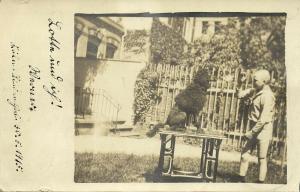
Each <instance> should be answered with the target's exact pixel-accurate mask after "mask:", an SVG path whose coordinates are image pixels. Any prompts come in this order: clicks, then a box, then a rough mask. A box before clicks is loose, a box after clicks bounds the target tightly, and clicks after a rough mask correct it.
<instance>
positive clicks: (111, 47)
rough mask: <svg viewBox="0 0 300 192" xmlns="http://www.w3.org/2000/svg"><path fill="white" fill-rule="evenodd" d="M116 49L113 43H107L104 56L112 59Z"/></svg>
mask: <svg viewBox="0 0 300 192" xmlns="http://www.w3.org/2000/svg"><path fill="white" fill-rule="evenodd" d="M116 50H117V47H116V46H115V45H113V44H112V43H107V47H106V56H105V58H107V59H113V58H114V56H115V52H116Z"/></svg>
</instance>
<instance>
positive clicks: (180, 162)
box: [74, 12, 288, 184]
mask: <svg viewBox="0 0 300 192" xmlns="http://www.w3.org/2000/svg"><path fill="white" fill-rule="evenodd" d="M286 16H287V15H286V13H233V12H232V13H231V12H210V13H205V12H190V13H188V12H186V13H176V12H175V13H155V14H153V13H132V14H100V13H99V14H95V13H93V14H86V13H76V14H74V70H75V71H74V78H75V79H74V86H75V87H74V150H75V151H74V160H75V164H74V166H75V167H74V182H75V183H186V182H199V183H210V182H212V183H257V184H260V183H264V184H287V125H288V123H287V117H286V114H287V109H286V108H287V107H286V106H287V97H286V87H287V82H286V78H287V76H286V66H285V26H286Z"/></svg>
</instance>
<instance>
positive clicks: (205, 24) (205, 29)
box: [202, 21, 208, 34]
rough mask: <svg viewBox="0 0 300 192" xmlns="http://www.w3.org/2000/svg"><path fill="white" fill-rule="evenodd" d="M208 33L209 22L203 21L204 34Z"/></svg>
mask: <svg viewBox="0 0 300 192" xmlns="http://www.w3.org/2000/svg"><path fill="white" fill-rule="evenodd" d="M207 32H208V21H202V34H207Z"/></svg>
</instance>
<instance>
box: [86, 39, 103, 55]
mask: <svg viewBox="0 0 300 192" xmlns="http://www.w3.org/2000/svg"><path fill="white" fill-rule="evenodd" d="M100 43H101V40H100V39H98V37H96V36H93V35H89V37H88V44H87V53H86V57H87V58H90V59H97V53H98V47H99V44H100Z"/></svg>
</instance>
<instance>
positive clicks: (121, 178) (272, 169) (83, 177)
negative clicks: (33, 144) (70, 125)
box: [74, 153, 286, 184]
mask: <svg viewBox="0 0 300 192" xmlns="http://www.w3.org/2000/svg"><path fill="white" fill-rule="evenodd" d="M157 163H158V156H154V155H152V156H151V155H147V156H146V155H144V156H137V155H127V154H120V153H97V154H93V153H76V154H75V176H74V180H75V182H77V183H130V182H137V183H143V182H153V181H154V172H155V169H156V168H157ZM174 166H175V167H180V168H181V169H182V170H190V171H192V170H194V171H196V170H195V168H196V167H199V159H197V158H177V159H176V158H175V160H174ZM238 170H239V163H238V162H222V161H221V162H219V167H218V175H217V182H220V183H224V182H234V177H235V175H236V173H237V172H238ZM285 170H286V169H285ZM257 178H258V166H257V165H256V164H250V166H249V170H248V175H247V182H255V181H256V180H257ZM171 182H172V181H171ZM174 182H176V181H174ZM266 183H272V184H286V171H285V175H284V176H280V166H278V165H275V164H273V163H269V169H268V174H267V178H266Z"/></svg>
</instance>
